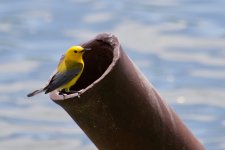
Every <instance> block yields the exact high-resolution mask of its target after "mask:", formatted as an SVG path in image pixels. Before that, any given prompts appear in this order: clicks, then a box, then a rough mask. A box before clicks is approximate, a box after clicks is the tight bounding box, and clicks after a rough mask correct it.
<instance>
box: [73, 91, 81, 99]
mask: <svg viewBox="0 0 225 150" xmlns="http://www.w3.org/2000/svg"><path fill="white" fill-rule="evenodd" d="M82 91H83V90H80V91H74V90H70V94H73V93H77V97H78V98H80V95H81V94H82Z"/></svg>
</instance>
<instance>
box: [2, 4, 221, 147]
mask: <svg viewBox="0 0 225 150" xmlns="http://www.w3.org/2000/svg"><path fill="white" fill-rule="evenodd" d="M224 7H225V1H224V0H214V1H213V0H205V1H200V0H158V1H148V0H139V1H137V0H123V1H121V0H114V1H110V0H64V1H60V0H54V1H53V0H39V1H29V0H20V1H17V0H10V1H8V0H1V1H0V129H1V132H0V149H1V150H14V149H17V150H29V149H33V150H35V149H37V150H62V149H63V150H72V149H73V150H74V149H80V150H93V149H96V148H95V146H94V145H93V144H92V143H91V142H90V141H89V140H88V138H87V137H86V136H85V135H84V134H83V132H82V131H81V129H80V128H79V127H78V126H77V125H76V124H75V123H74V122H73V121H72V119H71V118H70V117H69V116H68V115H67V114H66V112H65V111H64V110H62V108H60V107H59V106H58V105H56V104H55V103H53V102H52V101H50V100H49V98H48V96H46V95H43V94H42V95H38V96H36V97H34V98H31V99H28V98H26V96H25V95H26V94H27V93H28V92H30V91H31V90H33V89H36V88H37V87H40V86H41V85H43V84H44V83H45V81H46V80H47V79H48V77H49V76H50V74H51V72H52V71H53V70H54V68H55V67H56V64H57V62H58V60H59V58H60V56H61V54H62V53H63V52H64V51H65V50H66V49H67V48H68V47H69V46H71V45H72V44H78V43H80V42H84V41H87V40H89V39H91V38H93V37H94V36H95V35H97V34H98V33H101V32H111V33H113V34H115V35H117V36H118V37H119V39H120V41H121V43H122V46H123V48H124V49H125V51H126V52H127V54H128V55H129V56H130V57H131V58H132V60H133V61H134V62H135V63H136V64H137V65H138V66H139V68H140V69H141V71H142V72H143V73H144V74H145V75H146V77H147V78H148V79H149V81H150V82H152V84H153V85H154V86H155V87H156V88H157V90H158V91H159V92H160V93H161V95H162V96H163V97H164V98H165V99H166V101H167V102H168V103H169V104H170V105H171V106H172V107H173V108H174V110H175V111H176V112H177V113H178V115H179V116H180V117H181V118H182V120H183V121H184V122H185V123H186V125H187V126H188V127H189V128H190V129H191V131H192V132H193V133H194V134H195V135H196V136H197V137H198V138H199V139H200V141H201V142H202V143H203V144H204V145H205V147H206V148H207V149H209V150H223V149H225V144H224V141H225V28H224V24H225V21H224V18H225V9H224Z"/></svg>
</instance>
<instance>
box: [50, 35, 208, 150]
mask: <svg viewBox="0 0 225 150" xmlns="http://www.w3.org/2000/svg"><path fill="white" fill-rule="evenodd" d="M82 46H83V47H90V48H92V49H93V51H90V52H89V53H85V55H84V61H85V68H84V72H83V74H82V76H81V78H80V79H79V81H78V82H77V84H76V85H75V86H74V87H73V89H74V90H81V89H82V92H81V95H80V97H78V95H77V94H76V93H75V94H70V95H64V96H62V95H58V92H57V91H54V92H52V93H50V98H51V99H52V100H53V101H54V102H56V103H57V104H58V105H60V106H61V107H62V108H63V109H64V110H65V111H66V112H67V113H68V114H69V115H70V116H71V117H72V118H73V120H74V121H75V122H76V123H77V124H78V125H79V126H80V128H81V129H82V130H83V131H84V132H85V133H86V134H87V136H88V137H89V138H90V139H91V141H92V142H93V143H94V144H95V145H96V147H97V148H99V149H101V150H204V147H203V146H202V144H201V143H200V142H199V141H198V140H197V139H196V138H195V137H194V136H193V134H192V133H191V132H190V131H189V130H188V129H187V127H186V126H185V125H184V124H183V122H182V121H181V120H180V119H179V117H178V116H177V115H176V113H175V112H174V111H173V110H172V109H171V108H170V107H169V106H168V104H167V103H166V102H165V101H164V100H163V99H162V98H161V97H160V95H159V93H158V92H157V91H156V90H155V89H154V87H153V86H152V85H151V84H150V83H149V82H148V81H147V80H146V79H145V78H144V76H143V75H142V74H141V73H140V71H139V70H138V69H137V67H136V66H135V65H134V64H133V62H132V61H131V60H130V59H129V57H128V56H127V55H126V54H125V52H124V51H123V50H122V48H121V45H120V43H119V41H118V39H117V38H116V37H115V36H114V35H111V34H100V35H98V36H97V37H96V38H94V39H93V40H90V41H89V42H87V43H84V44H82Z"/></svg>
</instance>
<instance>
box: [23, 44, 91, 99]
mask: <svg viewBox="0 0 225 150" xmlns="http://www.w3.org/2000/svg"><path fill="white" fill-rule="evenodd" d="M87 50H91V49H90V48H83V47H81V46H72V47H70V48H69V49H68V50H67V52H66V53H65V55H63V56H62V58H61V59H60V62H59V64H58V67H57V70H56V73H54V74H53V75H52V77H51V78H50V80H49V82H48V83H47V84H46V86H44V87H43V88H41V89H39V90H35V91H33V92H31V93H29V94H28V95H27V96H28V97H31V96H34V95H36V94H38V93H41V92H45V94H47V93H49V92H52V91H54V90H56V89H58V90H59V91H62V90H64V91H65V92H71V91H70V87H71V86H73V85H74V84H75V83H76V82H77V80H78V79H79V77H80V76H81V74H82V72H83V69H84V61H83V57H82V56H83V54H84V52H85V51H87Z"/></svg>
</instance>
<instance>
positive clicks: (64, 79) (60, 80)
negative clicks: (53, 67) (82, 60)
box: [45, 64, 82, 94]
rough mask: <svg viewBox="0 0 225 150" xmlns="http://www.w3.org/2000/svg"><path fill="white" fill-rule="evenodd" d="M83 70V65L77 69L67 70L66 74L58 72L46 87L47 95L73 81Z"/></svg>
mask: <svg viewBox="0 0 225 150" xmlns="http://www.w3.org/2000/svg"><path fill="white" fill-rule="evenodd" d="M81 70H82V64H80V65H78V66H77V67H76V68H73V69H70V70H67V71H65V72H62V73H61V72H57V73H56V74H54V75H53V76H52V78H51V79H50V81H49V84H48V85H47V86H46V87H45V94H46V93H49V92H51V91H54V90H55V89H57V88H59V87H61V86H63V85H65V84H66V83H68V82H69V81H71V80H72V79H73V78H74V77H75V76H76V75H78V74H79V73H80V72H81Z"/></svg>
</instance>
